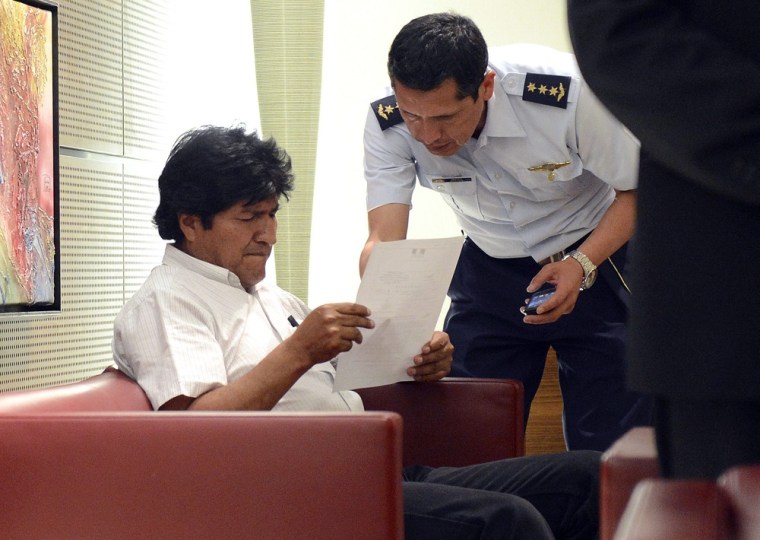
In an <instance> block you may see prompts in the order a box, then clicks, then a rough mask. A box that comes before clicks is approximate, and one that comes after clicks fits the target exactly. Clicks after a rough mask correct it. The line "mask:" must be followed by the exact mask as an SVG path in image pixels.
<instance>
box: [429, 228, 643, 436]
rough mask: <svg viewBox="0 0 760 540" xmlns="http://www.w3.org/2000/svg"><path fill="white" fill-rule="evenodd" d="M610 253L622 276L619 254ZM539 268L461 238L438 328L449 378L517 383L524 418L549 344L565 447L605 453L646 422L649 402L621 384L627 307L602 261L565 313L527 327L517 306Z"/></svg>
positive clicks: (617, 282)
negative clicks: (448, 352) (450, 354)
mask: <svg viewBox="0 0 760 540" xmlns="http://www.w3.org/2000/svg"><path fill="white" fill-rule="evenodd" d="M621 251H622V253H619V254H616V256H617V260H618V261H620V262H619V263H618V265H617V266H618V270H620V271H621V272H622V271H623V268H622V266H623V262H624V255H625V253H624V251H625V248H622V250H621ZM539 270H540V266H539V265H538V263H536V262H535V261H534V260H533V259H532V258H530V257H528V258H519V259H496V258H493V257H490V256H488V255H487V254H486V253H484V252H483V251H482V250H481V249H480V248H478V246H476V245H475V243H474V242H472V240H470V239H467V240H466V241H465V243H464V247H463V248H462V254H461V256H460V258H459V262H458V263H457V268H456V271H455V273H454V278H453V280H452V283H451V287H450V289H449V297H450V298H451V307H450V309H449V312H448V314H447V316H446V322H445V326H444V329H445V330H446V332H448V334H449V336H450V337H451V342H452V343H453V344H454V348H455V350H454V364H453V368H452V373H451V374H452V376H457V377H494V378H513V379H518V380H520V381H522V382H523V385H524V386H525V421H526V425H527V420H528V415H529V413H530V405H531V402H532V400H533V397H534V396H535V394H536V391H537V389H538V385H539V383H540V382H541V377H542V375H543V371H544V364H545V362H546V354H547V352H548V350H549V347H550V346H551V347H553V348H554V350H555V351H556V353H557V362H558V365H559V382H560V388H561V390H562V400H563V405H564V410H563V428H564V434H565V442H566V445H567V447H568V449H571V450H575V449H590V450H600V451H604V450H606V449H607V448H608V447H609V446H610V445H611V444H612V443H613V442H614V441H615V440H616V439H617V438H619V437H620V436H621V435H623V433H625V432H626V431H628V430H629V429H630V428H631V427H634V426H638V425H650V424H651V414H652V404H651V398H649V397H647V396H643V395H641V394H638V393H635V392H632V391H629V390H628V389H627V387H626V382H625V377H626V360H625V340H626V322H627V316H628V307H627V304H626V300H627V299H626V298H625V296H624V295H626V294H628V293H627V292H621V288H622V287H621V283H622V282H621V280H620V278H619V277H618V276H617V272H615V269H614V268H612V265H611V263H610V262H609V261H605V263H604V264H603V265H600V267H599V276H598V278H597V280H596V283H595V284H594V286H593V287H591V288H590V289H588V290H586V291H583V292H581V293H580V296H579V297H578V302H577V303H576V305H575V309H574V310H573V312H572V313H570V314H568V315H564V316H562V317H561V318H560V319H559V320H558V321H557V322H555V323H551V324H545V325H528V324H525V323H524V322H522V318H523V315H522V313H521V312H520V307H521V306H523V305H524V303H525V298H527V296H528V294H527V292H526V291H525V289H526V287H527V286H528V283H529V282H530V280H531V279H532V278H533V276H535V275H536V273H537V272H538V271H539Z"/></svg>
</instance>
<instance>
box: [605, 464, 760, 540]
mask: <svg viewBox="0 0 760 540" xmlns="http://www.w3.org/2000/svg"><path fill="white" fill-rule="evenodd" d="M757 538H760V466H746V467H736V468H734V469H730V470H729V471H727V472H726V473H724V474H723V475H722V476H721V477H720V478H719V479H718V481H717V482H712V481H707V480H704V481H702V480H665V479H647V480H644V481H642V482H641V483H639V485H638V486H637V487H636V489H635V490H634V492H633V495H632V496H631V499H630V502H629V503H628V506H627V507H626V510H625V513H624V514H623V517H622V519H621V521H620V525H619V527H618V530H617V532H616V534H615V540H645V539H646V540H660V539H662V540H694V539H699V540H756V539H757Z"/></svg>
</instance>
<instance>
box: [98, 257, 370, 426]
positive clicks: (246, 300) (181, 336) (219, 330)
mask: <svg viewBox="0 0 760 540" xmlns="http://www.w3.org/2000/svg"><path fill="white" fill-rule="evenodd" d="M307 314H308V308H307V307H306V305H305V304H304V303H303V302H301V301H300V300H299V299H298V298H296V297H295V296H293V295H292V294H290V293H288V292H286V291H284V290H282V289H280V288H279V287H276V286H274V285H271V284H264V283H261V284H259V285H257V286H256V287H255V290H253V291H250V292H249V291H246V290H245V289H244V288H243V286H242V285H241V283H240V280H239V279H238V277H237V276H236V275H235V274H233V273H232V272H229V271H228V270H226V269H224V268H221V267H218V266H216V265H213V264H210V263H207V262H204V261H201V260H199V259H196V258H195V257H192V256H190V255H188V254H186V253H184V252H182V251H180V250H179V249H177V248H175V247H174V246H172V245H167V246H166V252H165V254H164V259H163V264H161V265H160V266H157V267H156V268H154V269H153V271H152V272H151V274H150V276H149V277H148V279H147V280H146V282H145V283H144V284H143V286H142V287H141V288H140V290H138V291H137V293H135V295H134V296H133V297H132V298H131V299H130V300H129V301H128V302H127V303H126V304H125V305H124V307H123V308H122V310H121V312H120V313H119V315H118V316H117V317H116V321H115V324H114V339H113V355H114V361H115V363H116V365H117V366H118V367H119V369H121V370H123V371H124V372H125V373H126V374H127V375H129V376H130V377H132V378H133V379H135V380H136V381H137V382H138V384H139V385H140V386H141V387H142V388H143V390H144V391H145V393H146V394H147V395H148V398H149V399H150V401H151V403H152V404H153V407H154V408H155V409H158V408H159V407H160V406H161V405H163V404H164V403H166V402H167V401H169V400H171V399H172V398H174V397H177V396H180V395H185V396H189V397H193V398H194V397H198V396H200V395H201V394H203V393H205V392H208V391H209V390H212V389H214V388H217V387H219V386H222V385H225V384H227V383H229V382H231V381H234V380H235V379H237V378H239V377H241V376H242V375H244V374H245V373H247V372H248V371H250V369H251V368H253V367H254V366H255V365H256V364H258V363H259V362H260V361H261V360H262V359H263V358H264V357H265V356H266V355H267V354H268V353H269V352H270V351H271V350H272V349H274V348H275V347H277V346H278V345H279V344H280V343H281V342H282V340H284V339H286V338H287V337H288V336H290V335H291V334H292V333H293V332H294V331H295V329H294V328H293V326H291V324H290V323H289V322H288V317H289V316H293V317H294V318H295V319H296V320H297V321H299V322H300V321H301V320H302V319H303V318H304V317H305V316H306V315H307ZM334 376H335V370H334V368H333V366H332V364H331V363H330V362H325V363H323V364H317V365H315V366H314V367H313V368H311V369H310V370H309V371H307V372H306V373H305V374H304V375H302V376H301V378H300V379H299V380H298V381H297V382H296V383H295V384H294V385H293V386H292V387H291V389H290V390H289V391H288V392H287V393H286V394H285V395H284V396H283V397H282V399H281V400H280V401H279V402H278V403H277V405H275V407H274V408H273V410H279V411H285V410H287V411H348V410H362V409H363V406H362V402H361V398H360V397H359V396H358V394H356V393H355V392H333V390H332V387H333V380H334Z"/></svg>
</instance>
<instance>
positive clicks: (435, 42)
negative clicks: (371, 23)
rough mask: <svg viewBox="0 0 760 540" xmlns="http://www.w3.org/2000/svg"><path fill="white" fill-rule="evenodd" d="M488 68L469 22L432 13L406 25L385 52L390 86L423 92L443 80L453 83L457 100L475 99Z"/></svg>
mask: <svg viewBox="0 0 760 540" xmlns="http://www.w3.org/2000/svg"><path fill="white" fill-rule="evenodd" d="M487 67H488V48H487V46H486V41H485V39H484V38H483V34H481V33H480V30H479V29H478V27H477V26H476V25H475V23H474V22H472V20H471V19H469V18H467V17H464V16H462V15H457V14H455V13H433V14H431V15H423V16H422V17H418V18H416V19H413V20H411V21H409V22H408V23H407V24H406V25H405V26H404V27H403V28H402V29H401V30H400V31H399V33H398V34H397V35H396V37H395V39H394V40H393V43H392V44H391V48H390V51H389V52H388V75H389V76H390V78H391V84H392V85H395V84H396V82H400V83H401V84H403V85H404V86H406V87H408V88H411V89H412V90H422V91H423V92H427V91H429V90H434V89H436V88H438V87H439V86H440V85H441V84H442V83H443V82H444V81H446V80H447V79H450V78H453V79H454V81H456V83H457V88H458V95H459V97H460V99H464V98H465V97H471V98H473V99H477V97H478V88H479V87H480V83H481V82H483V76H484V75H485V72H486V68H487Z"/></svg>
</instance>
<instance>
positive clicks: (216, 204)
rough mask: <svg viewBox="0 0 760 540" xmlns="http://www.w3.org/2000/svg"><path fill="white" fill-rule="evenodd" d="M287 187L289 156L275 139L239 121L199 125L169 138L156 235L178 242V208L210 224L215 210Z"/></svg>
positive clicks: (290, 185)
mask: <svg viewBox="0 0 760 540" xmlns="http://www.w3.org/2000/svg"><path fill="white" fill-rule="evenodd" d="M292 190H293V175H292V173H291V162H290V157H289V156H288V154H287V153H286V152H285V151H284V150H283V149H281V148H280V147H279V146H277V143H276V142H275V140H274V139H271V138H270V139H267V140H262V139H260V138H259V136H258V135H257V133H256V132H255V131H253V132H251V133H247V132H246V130H245V127H244V126H242V125H238V126H233V127H218V126H202V127H200V128H197V129H193V130H190V131H188V132H186V133H184V134H182V135H181V136H180V137H179V138H178V139H177V141H176V142H175V143H174V146H173V147H172V149H171V152H170V153H169V157H168V159H167V160H166V165H165V166H164V170H163V171H162V172H161V176H159V178H158V191H159V195H160V198H159V201H160V202H159V204H158V208H157V209H156V213H155V215H154V216H153V223H154V224H155V225H156V227H157V228H158V234H159V235H160V236H161V238H163V239H164V240H174V241H176V242H181V241H183V240H184V238H185V235H184V234H183V233H182V230H181V229H180V226H179V214H180V213H183V214H190V215H196V216H199V217H200V218H201V223H202V224H203V226H204V227H205V228H206V229H210V228H211V223H212V219H213V217H214V216H215V215H216V214H218V213H219V212H221V211H223V210H226V209H228V208H230V207H232V206H234V205H235V204H236V203H238V202H240V201H246V202H247V203H253V204H255V203H258V202H260V201H263V200H266V199H269V198H271V197H277V198H278V199H279V198H280V197H281V196H284V197H285V198H286V199H287V198H288V196H289V195H290V192H291V191H292Z"/></svg>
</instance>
